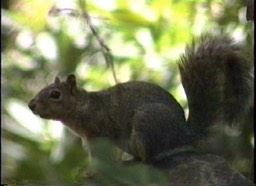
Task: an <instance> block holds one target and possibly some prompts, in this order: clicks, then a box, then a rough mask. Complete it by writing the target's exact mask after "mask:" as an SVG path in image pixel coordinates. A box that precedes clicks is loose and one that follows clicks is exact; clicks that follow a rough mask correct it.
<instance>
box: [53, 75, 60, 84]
mask: <svg viewBox="0 0 256 186" xmlns="http://www.w3.org/2000/svg"><path fill="white" fill-rule="evenodd" d="M54 83H56V84H59V83H60V78H59V77H58V76H56V78H55V80H54Z"/></svg>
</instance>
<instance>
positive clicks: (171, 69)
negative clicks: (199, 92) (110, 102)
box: [1, 0, 254, 184]
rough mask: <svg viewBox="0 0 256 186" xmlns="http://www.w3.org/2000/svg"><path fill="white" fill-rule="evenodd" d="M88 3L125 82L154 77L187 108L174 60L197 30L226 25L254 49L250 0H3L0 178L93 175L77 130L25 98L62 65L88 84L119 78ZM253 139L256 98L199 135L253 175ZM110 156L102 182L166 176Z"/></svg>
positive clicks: (211, 149) (96, 86) (51, 179)
mask: <svg viewBox="0 0 256 186" xmlns="http://www.w3.org/2000/svg"><path fill="white" fill-rule="evenodd" d="M85 3H86V4H85ZM85 5H86V6H85ZM83 11H86V12H87V13H88V14H89V16H90V21H91V24H92V25H93V27H94V28H95V29H96V31H97V33H98V35H99V36H100V37H101V38H102V40H103V41H104V43H105V44H106V45H107V46H108V47H109V48H110V49H111V51H112V54H113V62H114V66H115V71H116V76H117V78H118V80H119V81H120V82H125V81H128V80H143V81H148V82H151V83H155V84H158V85H160V86H161V87H163V88H165V89H166V90H168V91H169V92H170V93H171V94H173V95H174V97H175V98H176V99H177V100H178V101H179V103H180V104H181V105H182V106H183V107H184V109H186V112H188V111H187V102H186V96H185V94H184V91H183V88H182V85H181V82H180V77H179V72H178V68H177V62H178V59H179V56H180V55H181V54H182V53H183V52H184V49H185V45H186V43H189V42H190V41H191V39H192V36H198V35H200V33H202V32H204V31H211V32H225V33H229V34H230V35H231V36H232V37H234V38H235V40H237V41H238V42H241V43H243V44H244V45H246V48H247V49H248V50H247V51H246V55H247V56H248V58H249V59H251V61H252V62H253V59H254V58H253V44H254V43H253V32H254V30H253V23H252V22H248V21H247V20H246V16H245V15H246V2H245V1H244V0H239V1H233V0H225V1H221V0H191V1H188V2H187V1H176V0H136V1H135V0H104V1H101V0H87V1H86V2H85V0H4V1H1V14H2V21H1V31H2V32H1V41H2V42H1V43H2V45H1V66H2V79H1V80H2V81H1V86H2V97H1V99H2V101H3V102H2V112H1V116H2V136H1V140H2V164H1V169H2V177H1V182H2V183H22V184H27V183H38V184H39V183H40V184H42V183H44V184H47V183H56V184H57V183H58V184H60V183H74V182H77V181H78V180H79V179H80V178H81V177H83V179H84V180H85V181H86V182H87V183H96V182H97V181H96V180H90V176H88V175H81V174H84V172H87V173H88V172H90V171H88V170H89V169H90V168H89V163H88V160H89V156H88V152H87V151H86V150H84V149H82V142H81V140H80V139H79V138H78V137H76V136H75V135H73V134H72V133H71V132H70V131H69V130H67V129H65V128H63V126H62V124H61V123H59V122H53V121H47V120H42V119H39V118H38V117H36V116H35V115H33V114H32V112H31V111H30V110H29V109H28V107H27V104H28V102H29V100H30V99H31V98H32V97H33V96H34V95H35V94H36V93H37V92H38V91H39V90H40V89H41V88H43V87H45V86H46V85H48V84H50V83H52V82H53V80H54V77H55V76H56V75H58V76H60V77H61V78H62V79H64V78H65V77H66V75H68V74H69V73H75V74H76V76H77V78H78V84H79V85H80V86H81V87H83V88H85V89H86V90H88V91H94V90H100V89H103V88H106V87H109V86H112V85H114V84H115V81H114V78H113V74H112V72H111V69H110V68H107V65H106V62H105V58H104V55H103V54H102V47H101V46H100V44H99V43H98V41H97V39H96V37H95V35H94V34H93V33H92V31H91V29H90V27H89V26H88V23H87V20H86V17H83V18H82V17H81V16H80V15H81V12H83ZM106 146H108V144H106ZM106 146H104V148H105V149H104V150H103V151H102V153H103V157H107V154H106V156H105V154H104V153H108V150H107V149H108V148H106ZM253 148H254V133H253V106H252V107H251V110H250V112H249V113H248V114H247V115H246V117H245V118H244V119H243V122H242V123H241V124H240V125H239V126H237V127H232V128H224V129H223V127H222V128H216V129H215V130H214V133H213V135H212V136H211V137H210V138H209V140H208V141H206V142H204V144H201V145H200V149H201V151H203V152H205V153H213V154H217V155H220V156H223V157H224V158H225V159H226V160H227V161H228V162H229V163H230V164H231V166H232V167H234V168H235V169H237V170H239V171H240V172H241V173H243V174H244V175H245V176H246V177H248V178H250V179H252V174H253V173H252V172H253V158H252V157H253ZM111 161H112V160H111ZM111 161H110V160H109V159H106V158H105V159H104V158H103V159H102V161H98V162H97V165H95V166H97V167H98V168H99V169H100V170H102V171H103V172H104V174H105V175H106V177H104V178H101V183H111V182H117V181H118V182H120V183H132V182H134V183H147V182H151V181H152V180H159V182H161V181H163V180H164V178H162V177H161V174H158V173H157V172H151V173H149V172H147V171H143V170H144V169H143V167H134V169H129V170H125V171H124V170H122V169H121V168H119V167H118V166H117V165H115V164H114V163H110V162H111ZM134 171H135V172H136V174H135V173H134ZM117 172H118V175H117ZM84 177H86V178H84ZM98 182H99V181H98Z"/></svg>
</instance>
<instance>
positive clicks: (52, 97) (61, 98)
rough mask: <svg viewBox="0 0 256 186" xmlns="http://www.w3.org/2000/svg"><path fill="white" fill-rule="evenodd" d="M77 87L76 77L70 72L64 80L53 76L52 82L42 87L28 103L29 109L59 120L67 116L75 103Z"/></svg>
mask: <svg viewBox="0 0 256 186" xmlns="http://www.w3.org/2000/svg"><path fill="white" fill-rule="evenodd" d="M77 94H78V89H77V86H76V77H75V76H74V75H73V74H71V75H69V76H68V77H67V79H66V81H64V82H61V81H60V79H59V77H56V78H55V81H54V83H53V84H51V85H49V86H47V87H45V88H44V89H42V90H41V91H40V92H39V93H38V94H37V95H36V96H35V97H34V98H33V99H32V100H31V101H30V102H29V104H28V107H29V108H30V110H31V111H32V112H33V113H34V114H36V115H39V116H40V117H41V118H44V119H53V120H61V119H64V118H65V117H68V113H70V112H71V111H72V109H73V108H72V105H75V102H76V98H77Z"/></svg>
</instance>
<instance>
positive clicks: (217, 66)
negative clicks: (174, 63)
mask: <svg viewBox="0 0 256 186" xmlns="http://www.w3.org/2000/svg"><path fill="white" fill-rule="evenodd" d="M243 56H244V53H243V51H242V47H241V46H239V45H237V44H235V43H234V41H233V40H232V39H230V38H229V37H227V36H225V35H223V36H220V35H215V36H214V35H209V34H205V35H203V36H201V37H200V38H198V40H194V41H193V42H192V45H191V46H188V47H187V48H186V52H185V54H184V55H183V56H182V57H181V62H180V64H179V69H180V74H181V80H182V84H183V87H184V89H185V92H186V95H187V99H188V105H189V117H188V124H189V125H190V126H191V127H192V128H194V129H195V130H196V132H197V133H198V132H200V133H201V134H202V135H204V134H205V132H206V131H205V130H206V129H207V128H208V127H210V126H212V125H214V124H216V123H223V122H224V123H227V124H232V123H234V122H236V121H238V119H239V118H240V117H241V115H242V114H243V113H244V112H245V110H246V109H247V108H248V105H249V99H250V98H251V97H252V88H253V77H252V74H253V73H252V64H251V63H250V62H249V61H247V60H246V59H245V58H244V57H243Z"/></svg>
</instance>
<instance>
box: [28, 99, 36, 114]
mask: <svg viewBox="0 0 256 186" xmlns="http://www.w3.org/2000/svg"><path fill="white" fill-rule="evenodd" d="M28 107H29V109H30V110H31V111H32V112H34V111H35V108H36V104H35V99H32V100H31V101H30V102H29V104H28Z"/></svg>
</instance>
